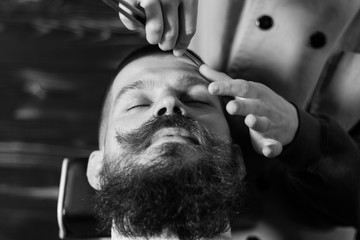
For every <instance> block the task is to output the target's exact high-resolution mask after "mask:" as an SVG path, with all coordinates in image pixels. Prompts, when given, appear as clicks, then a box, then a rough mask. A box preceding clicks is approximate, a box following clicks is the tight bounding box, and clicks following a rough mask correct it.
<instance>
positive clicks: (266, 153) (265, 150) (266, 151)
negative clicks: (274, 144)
mask: <svg viewBox="0 0 360 240" xmlns="http://www.w3.org/2000/svg"><path fill="white" fill-rule="evenodd" d="M262 152H263V154H264V156H265V157H270V154H271V149H270V148H269V147H264V148H263V150H262Z"/></svg>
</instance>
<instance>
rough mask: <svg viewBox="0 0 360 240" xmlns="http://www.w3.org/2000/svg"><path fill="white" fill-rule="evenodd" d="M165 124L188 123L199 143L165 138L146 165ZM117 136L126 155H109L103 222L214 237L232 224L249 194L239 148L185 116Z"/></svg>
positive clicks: (125, 230) (126, 231) (99, 204)
mask: <svg viewBox="0 0 360 240" xmlns="http://www.w3.org/2000/svg"><path fill="white" fill-rule="evenodd" d="M164 127H179V128H184V129H185V130H188V131H189V132H191V133H192V134H194V135H195V136H196V137H197V139H199V142H198V144H194V146H193V145H191V146H189V145H188V144H180V143H174V142H173V143H164V144H162V145H161V146H160V147H159V149H158V154H157V156H156V157H155V158H154V159H153V160H152V161H150V162H147V163H145V164H144V163H142V164H140V163H139V155H141V153H144V152H146V149H147V148H148V147H149V146H150V145H151V136H152V135H153V134H154V133H155V132H157V131H158V130H160V129H161V128H164ZM117 140H118V142H119V144H121V146H122V147H123V148H125V149H126V150H127V151H126V154H123V155H122V156H108V155H107V156H106V157H105V159H104V165H103V169H102V171H101V173H100V188H101V190H100V191H98V192H97V195H96V204H95V209H96V211H97V213H98V217H99V219H100V222H101V223H102V225H103V227H105V228H108V227H114V230H116V231H117V232H118V233H119V234H121V235H123V236H125V237H145V238H150V237H158V236H164V234H167V236H174V235H175V236H177V237H179V238H180V239H200V238H212V237H216V236H218V235H219V234H221V233H224V232H225V231H227V230H228V229H229V223H230V219H231V216H232V215H233V214H234V213H236V212H238V211H239V209H240V207H241V205H242V203H243V199H244V196H245V187H244V185H245V184H244V182H243V181H242V179H243V178H244V171H243V170H242V165H241V163H240V161H238V156H239V154H240V153H239V149H238V147H235V145H233V144H232V143H231V142H229V141H225V140H222V139H219V138H217V137H215V136H214V135H213V134H212V133H210V132H209V131H207V130H206V129H205V127H204V126H202V125H201V124H200V123H198V122H197V121H195V120H193V119H191V118H188V117H183V116H164V117H160V118H156V119H154V120H152V121H149V122H148V123H146V124H145V125H144V126H143V127H141V128H139V129H137V130H135V131H134V132H131V133H128V134H125V135H121V134H118V136H117ZM190 156H192V157H190ZM189 158H192V159H189Z"/></svg>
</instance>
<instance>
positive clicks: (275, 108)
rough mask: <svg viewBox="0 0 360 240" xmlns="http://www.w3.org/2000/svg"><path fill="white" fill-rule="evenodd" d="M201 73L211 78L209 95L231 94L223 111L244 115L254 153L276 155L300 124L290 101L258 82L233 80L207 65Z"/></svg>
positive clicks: (292, 136) (287, 142) (268, 155)
mask: <svg viewBox="0 0 360 240" xmlns="http://www.w3.org/2000/svg"><path fill="white" fill-rule="evenodd" d="M200 73H201V74H202V75H203V76H204V77H205V78H207V79H209V80H211V81H213V82H212V83H211V84H210V85H209V92H210V93H211V94H213V95H219V96H232V97H234V100H231V101H230V102H228V104H227V105H226V111H227V112H228V113H229V114H231V115H241V116H245V124H246V125H247V126H248V127H249V129H250V137H251V141H252V145H253V147H254V149H255V151H256V152H258V153H260V154H263V155H264V156H266V157H276V156H278V155H279V154H280V153H281V152H282V148H283V146H285V145H286V144H289V143H290V142H291V141H292V140H293V138H294V137H295V134H296V131H297V128H298V125H299V123H298V116H297V112H296V109H295V107H294V106H293V105H292V104H291V103H289V102H288V101H286V100H285V99H284V98H282V97H281V96H279V95H278V94H277V93H275V92H274V91H272V90H271V89H270V88H268V87H267V86H265V85H263V84H261V83H256V82H251V81H245V80H240V79H232V78H230V77H229V76H228V75H226V74H224V73H221V72H217V71H215V70H213V69H211V68H210V67H208V66H206V65H202V66H201V67H200Z"/></svg>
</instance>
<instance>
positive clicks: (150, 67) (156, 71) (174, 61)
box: [112, 54, 208, 96]
mask: <svg viewBox="0 0 360 240" xmlns="http://www.w3.org/2000/svg"><path fill="white" fill-rule="evenodd" d="M184 78H185V79H196V82H197V83H201V82H202V83H203V84H207V83H208V81H207V80H206V79H205V78H204V77H202V76H201V74H200V73H199V70H198V67H197V66H196V65H195V64H194V63H193V62H192V61H190V60H189V59H187V58H185V57H175V56H173V55H170V54H169V55H156V56H146V57H142V58H140V59H137V60H135V61H133V62H131V63H129V64H128V65H126V66H125V67H124V68H123V69H122V70H121V71H120V72H119V74H118V75H117V76H116V78H115V80H114V83H113V87H112V91H113V93H114V94H115V95H116V93H117V92H119V91H121V89H123V88H124V87H126V86H129V85H131V84H132V83H134V82H138V81H144V82H151V83H152V84H153V85H154V86H156V85H162V84H170V85H172V84H175V85H176V84H180V83H181V82H180V81H179V79H184ZM186 82H187V81H184V82H183V85H184V84H186ZM115 95H114V96H115Z"/></svg>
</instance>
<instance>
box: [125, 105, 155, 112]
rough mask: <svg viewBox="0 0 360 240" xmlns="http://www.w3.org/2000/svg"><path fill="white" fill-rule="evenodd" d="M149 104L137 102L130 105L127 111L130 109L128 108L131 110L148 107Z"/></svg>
mask: <svg viewBox="0 0 360 240" xmlns="http://www.w3.org/2000/svg"><path fill="white" fill-rule="evenodd" d="M149 106H150V105H149V104H137V105H134V106H131V107H129V108H128V109H127V111H130V110H133V109H142V108H147V107H149Z"/></svg>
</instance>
